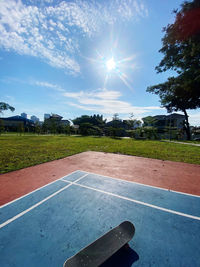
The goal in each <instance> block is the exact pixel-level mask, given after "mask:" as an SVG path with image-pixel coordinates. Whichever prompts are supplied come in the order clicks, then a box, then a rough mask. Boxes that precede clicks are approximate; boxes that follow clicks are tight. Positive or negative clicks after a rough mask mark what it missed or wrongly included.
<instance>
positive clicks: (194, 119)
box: [188, 111, 200, 126]
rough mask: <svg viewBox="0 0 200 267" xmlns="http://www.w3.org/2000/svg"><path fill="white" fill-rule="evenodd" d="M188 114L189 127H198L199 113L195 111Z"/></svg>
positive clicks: (199, 122)
mask: <svg viewBox="0 0 200 267" xmlns="http://www.w3.org/2000/svg"><path fill="white" fill-rule="evenodd" d="M188 114H189V122H190V125H192V126H200V112H199V111H197V112H195V111H193V112H191V111H190V112H188Z"/></svg>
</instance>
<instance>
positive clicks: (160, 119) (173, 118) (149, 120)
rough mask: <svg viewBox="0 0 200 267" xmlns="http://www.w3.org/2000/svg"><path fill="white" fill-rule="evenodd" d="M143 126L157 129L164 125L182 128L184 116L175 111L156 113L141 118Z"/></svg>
mask: <svg viewBox="0 0 200 267" xmlns="http://www.w3.org/2000/svg"><path fill="white" fill-rule="evenodd" d="M142 120H143V122H144V126H154V127H156V128H158V129H162V128H165V127H169V126H171V127H175V128H177V129H182V128H183V126H184V121H185V116H184V115H181V114H177V113H173V114H170V115H156V116H153V117H151V116H149V117H145V118H142Z"/></svg>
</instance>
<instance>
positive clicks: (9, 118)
mask: <svg viewBox="0 0 200 267" xmlns="http://www.w3.org/2000/svg"><path fill="white" fill-rule="evenodd" d="M1 119H3V120H7V121H26V122H30V123H34V121H32V120H29V119H26V118H24V117H22V116H19V115H16V116H11V117H7V118H1Z"/></svg>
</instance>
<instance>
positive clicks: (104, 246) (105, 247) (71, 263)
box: [63, 221, 135, 267]
mask: <svg viewBox="0 0 200 267" xmlns="http://www.w3.org/2000/svg"><path fill="white" fill-rule="evenodd" d="M134 234H135V227H134V225H133V224H132V223H131V222H129V221H124V222H122V223H121V224H119V225H118V226H116V227H115V228H113V229H112V230H110V231H109V232H107V233H106V234H104V235H103V236H101V237H99V238H98V239H97V240H95V241H94V242H92V243H91V244H89V245H88V246H87V247H85V248H83V249H82V250H80V251H79V252H78V253H77V254H75V255H74V256H72V257H71V258H69V259H67V260H66V261H65V263H64V265H63V267H80V266H81V267H84V266H85V267H86V266H87V267H97V266H100V265H101V264H102V263H104V262H105V261H106V260H107V259H108V258H110V257H111V256H112V255H113V254H114V253H115V252H117V251H118V250H119V249H120V248H122V247H124V246H125V245H126V244H127V243H128V242H129V241H130V240H131V239H132V237H133V236H134Z"/></svg>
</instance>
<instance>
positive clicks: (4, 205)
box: [0, 170, 80, 209]
mask: <svg viewBox="0 0 200 267" xmlns="http://www.w3.org/2000/svg"><path fill="white" fill-rule="evenodd" d="M79 171H80V170H76V171H74V172H71V173H69V174H67V175H65V176H62V177H61V178H58V179H56V180H55V181H53V182H50V183H48V184H45V185H43V186H41V187H39V188H37V189H35V190H33V191H31V192H29V193H27V194H25V195H23V196H21V197H18V198H16V199H14V200H11V201H10V202H8V203H6V204H3V205H2V206H0V209H1V208H4V207H6V206H8V205H10V204H12V203H14V202H15V201H18V200H20V199H22V198H24V197H26V196H28V195H31V194H33V193H35V192H36V191H39V190H40V189H42V188H44V187H46V186H48V185H51V184H53V183H56V182H57V181H59V180H61V179H63V178H65V177H68V176H70V175H71V174H73V173H76V172H79Z"/></svg>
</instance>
